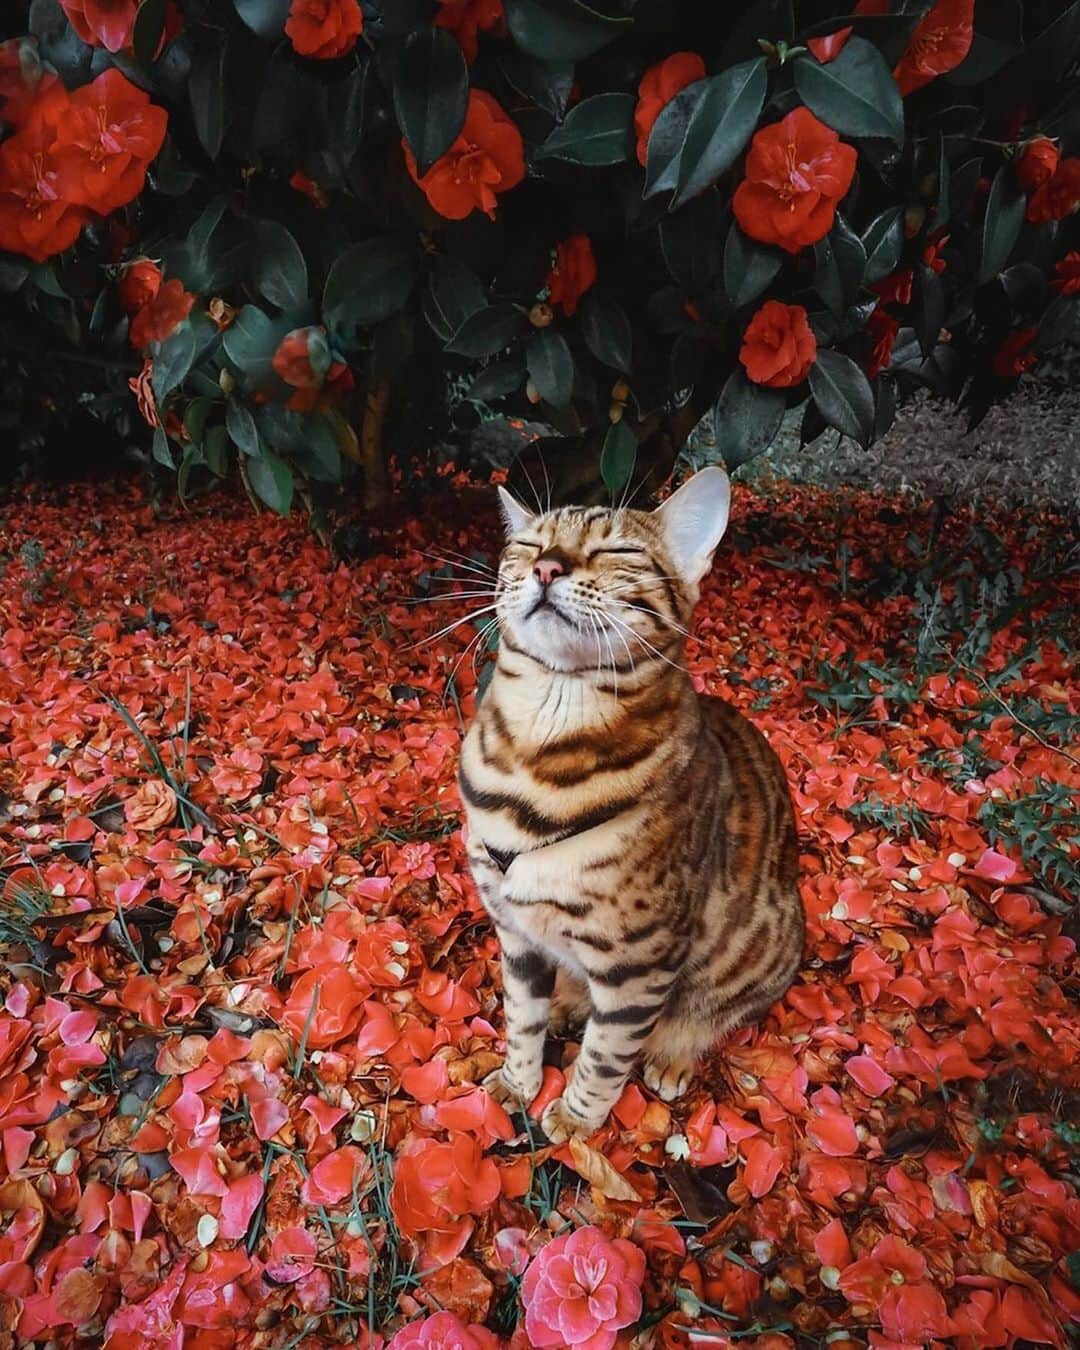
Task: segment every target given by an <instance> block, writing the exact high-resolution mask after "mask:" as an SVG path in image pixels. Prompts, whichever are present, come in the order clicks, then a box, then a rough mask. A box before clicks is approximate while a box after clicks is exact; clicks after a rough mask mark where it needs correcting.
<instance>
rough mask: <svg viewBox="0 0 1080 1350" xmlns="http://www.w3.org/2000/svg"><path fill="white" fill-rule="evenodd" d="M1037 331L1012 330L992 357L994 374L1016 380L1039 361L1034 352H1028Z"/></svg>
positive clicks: (1034, 329)
mask: <svg viewBox="0 0 1080 1350" xmlns="http://www.w3.org/2000/svg"><path fill="white" fill-rule="evenodd" d="M1038 331H1039V330H1038V329H1037V328H1035V327H1030V328H1014V329H1013V331H1012V332H1011V333H1010V334H1009V336H1008V337H1007V338H1006V339H1005V341H1004V342H1003V343H1002V344H1001V346H1000V347H999V348H998V350H997V352H996V353H995V355H994V363H993V364H994V374H995V375H1000V376H1002V377H1003V378H1004V379H1016V377H1017V376H1019V375H1023V373H1024V371H1025V370H1030V369H1031V368H1032V366H1034V365H1035V364H1036V362H1037V361H1038V359H1039V357H1038V354H1037V353H1036V352H1033V351H1030V350H1029V348H1030V347H1031V344H1032V343H1033V342H1034V341H1035V337H1036V334H1037V333H1038Z"/></svg>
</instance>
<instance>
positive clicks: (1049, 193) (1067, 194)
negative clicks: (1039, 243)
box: [1027, 159, 1080, 225]
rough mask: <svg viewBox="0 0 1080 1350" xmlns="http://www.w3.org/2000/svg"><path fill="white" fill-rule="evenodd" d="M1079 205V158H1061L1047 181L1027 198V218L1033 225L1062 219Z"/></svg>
mask: <svg viewBox="0 0 1080 1350" xmlns="http://www.w3.org/2000/svg"><path fill="white" fill-rule="evenodd" d="M1078 206H1080V159H1063V160H1062V161H1061V163H1060V164H1059V165H1058V167H1057V170H1056V172H1055V174H1054V176H1053V178H1051V179H1050V181H1049V182H1048V183H1044V184H1043V185H1042V187H1040V188H1038V189H1036V191H1035V192H1033V193H1032V194H1031V197H1030V198H1029V199H1028V208H1027V218H1028V220H1030V221H1031V223H1032V224H1033V225H1044V224H1045V223H1046V222H1047V221H1048V220H1064V219H1065V217H1066V216H1071V215H1072V213H1073V212H1074V211H1075V210H1076V209H1077V207H1078Z"/></svg>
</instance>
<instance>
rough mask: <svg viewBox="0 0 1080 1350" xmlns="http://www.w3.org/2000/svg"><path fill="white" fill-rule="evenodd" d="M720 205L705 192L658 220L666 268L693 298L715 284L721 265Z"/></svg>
mask: <svg viewBox="0 0 1080 1350" xmlns="http://www.w3.org/2000/svg"><path fill="white" fill-rule="evenodd" d="M725 224H726V221H725V217H724V207H723V205H722V203H721V201H720V197H719V194H718V193H716V192H706V193H704V194H703V195H702V196H700V197H696V198H695V199H694V200H693V201H692V202H688V203H687V204H686V206H684V207H683V208H682V210H681V211H676V212H674V213H673V214H672V215H670V216H665V217H664V219H663V220H662V221H661V222H660V251H661V252H662V253H663V255H664V262H665V263H666V264H667V269H668V271H669V272H670V273H671V275H672V276H673V277H674V278H675V280H676V281H677V282H678V283H679V285H680V286H681V287H682V288H683V290H684V291H685V293H686V294H687V295H688V296H690V297H691V299H693V298H694V297H695V296H704V295H706V294H708V292H709V291H710V290H711V289H712V288H713V287H714V286H715V285H716V284H717V282H718V281H719V280H720V276H721V273H722V270H723V265H724V250H723V230H724V227H725Z"/></svg>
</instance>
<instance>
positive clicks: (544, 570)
mask: <svg viewBox="0 0 1080 1350" xmlns="http://www.w3.org/2000/svg"><path fill="white" fill-rule="evenodd" d="M567 571H568V569H567V567H566V565H565V563H563V561H562V560H561V559H560V558H555V557H550V558H549V557H544V558H537V560H536V565H535V566H534V567H533V576H534V577H535V578H536V579H537V581H538V582H539V583H540V585H541V586H550V585H551V583H552V582H553V581H554V580H555V578H556V577H564V576H566V573H567Z"/></svg>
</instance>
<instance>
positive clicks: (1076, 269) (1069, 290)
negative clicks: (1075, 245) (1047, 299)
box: [1050, 249, 1080, 295]
mask: <svg viewBox="0 0 1080 1350" xmlns="http://www.w3.org/2000/svg"><path fill="white" fill-rule="evenodd" d="M1050 286H1051V288H1052V289H1053V290H1055V291H1057V293H1058V294H1059V295H1075V294H1076V293H1077V292H1078V291H1080V253H1078V252H1077V251H1076V250H1075V249H1074V250H1073V251H1072V252H1071V253H1066V254H1065V256H1064V258H1061V259H1060V260H1059V261H1058V262H1057V263H1056V264H1055V266H1054V280H1053V281H1052V282H1051V283H1050Z"/></svg>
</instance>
